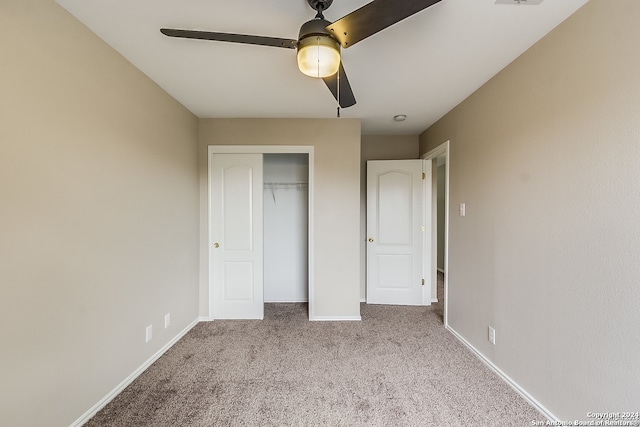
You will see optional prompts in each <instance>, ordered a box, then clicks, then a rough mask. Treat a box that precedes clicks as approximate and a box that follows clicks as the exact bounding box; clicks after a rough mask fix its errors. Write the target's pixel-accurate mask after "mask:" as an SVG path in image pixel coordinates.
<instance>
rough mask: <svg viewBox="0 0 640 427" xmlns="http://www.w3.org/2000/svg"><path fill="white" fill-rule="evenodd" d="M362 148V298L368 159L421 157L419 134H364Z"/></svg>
mask: <svg viewBox="0 0 640 427" xmlns="http://www.w3.org/2000/svg"><path fill="white" fill-rule="evenodd" d="M361 144H362V146H361V150H360V299H361V300H362V301H364V300H365V297H366V287H367V285H366V283H367V282H366V278H367V246H366V245H367V160H404V159H418V158H420V150H419V141H418V135H362V141H361Z"/></svg>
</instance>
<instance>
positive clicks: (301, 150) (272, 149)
mask: <svg viewBox="0 0 640 427" xmlns="http://www.w3.org/2000/svg"><path fill="white" fill-rule="evenodd" d="M213 154H308V155H309V185H308V188H309V190H308V195H309V200H308V204H309V205H308V242H307V245H308V248H307V263H308V269H309V271H308V275H309V277H308V282H309V298H308V299H309V318H310V319H313V318H314V313H315V310H314V307H315V304H314V298H313V297H314V292H313V290H314V282H313V277H314V265H313V259H314V257H313V248H314V237H313V236H314V233H313V229H314V227H313V212H314V211H313V201H314V147H313V146H310V145H209V146H208V150H207V263H208V266H209V267H208V269H207V275H208V277H207V282H208V289H209V304H208V305H209V320H213V280H212V279H213V272H212V269H213V263H212V262H211V256H212V253H211V252H212V247H213V237H212V236H211V179H212V176H211V158H212V155H213ZM263 256H264V254H263ZM263 286H264V283H263ZM263 304H264V302H263Z"/></svg>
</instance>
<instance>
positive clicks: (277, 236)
mask: <svg viewBox="0 0 640 427" xmlns="http://www.w3.org/2000/svg"><path fill="white" fill-rule="evenodd" d="M263 181H264V184H263V185H264V207H263V208H264V212H263V215H264V216H263V218H264V302H306V301H308V298H309V297H308V289H309V286H308V277H309V275H308V270H309V269H308V235H309V231H308V218H309V215H308V208H309V192H308V183H309V155H308V154H306V153H305V154H264V157H263Z"/></svg>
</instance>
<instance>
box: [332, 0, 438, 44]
mask: <svg viewBox="0 0 640 427" xmlns="http://www.w3.org/2000/svg"><path fill="white" fill-rule="evenodd" d="M439 1H440V0H374V1H372V2H371V3H368V4H365V5H364V6H362V7H361V8H360V9H357V10H355V11H353V12H351V13H350V14H348V15H347V16H344V17H342V18H340V19H338V20H337V21H336V22H334V23H333V24H331V25H329V26H327V30H329V31H330V32H331V34H332V35H333V36H334V37H335V38H336V39H338V41H339V42H340V44H341V45H342V47H343V48H348V47H351V46H353V45H354V44H356V43H358V42H359V41H360V40H364V39H366V38H367V37H369V36H372V35H374V34H375V33H377V32H378V31H382V30H384V29H385V28H387V27H390V26H391V25H393V24H395V23H397V22H400V21H402V20H403V19H405V18H408V17H410V16H411V15H413V14H415V13H418V12H420V11H421V10H423V9H426V8H428V7H429V6H432V5H434V4H436V3H438V2H439Z"/></svg>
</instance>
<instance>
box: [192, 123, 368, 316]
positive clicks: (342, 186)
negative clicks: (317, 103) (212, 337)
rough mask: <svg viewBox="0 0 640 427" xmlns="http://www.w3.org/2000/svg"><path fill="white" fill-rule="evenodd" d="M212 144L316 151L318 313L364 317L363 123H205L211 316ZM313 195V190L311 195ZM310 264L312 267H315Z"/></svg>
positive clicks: (203, 278)
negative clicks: (209, 148)
mask: <svg viewBox="0 0 640 427" xmlns="http://www.w3.org/2000/svg"><path fill="white" fill-rule="evenodd" d="M209 145H306V146H313V147H314V159H315V160H314V165H313V169H314V186H313V210H312V215H313V233H314V239H315V242H314V244H313V246H312V248H311V250H312V253H313V258H312V260H311V264H312V265H313V280H314V294H313V295H310V299H311V300H313V304H314V307H313V313H312V314H313V315H314V316H315V317H316V318H333V317H335V318H350V317H359V316H360V305H359V283H360V270H359V268H358V266H359V260H360V258H359V246H358V239H359V230H360V221H359V220H360V216H359V202H358V199H359V198H358V195H359V188H360V187H359V185H360V184H359V180H360V121H359V120H353V119H203V120H200V229H201V233H200V248H201V257H200V261H201V263H200V314H201V316H206V317H208V316H209V283H208V282H209V281H208V268H209V264H208V255H207V254H208V250H207V244H208V243H207V218H208V217H207V215H208V212H207V164H208V154H207V146H209ZM309 196H310V197H311V192H310V194H309ZM311 264H310V268H311Z"/></svg>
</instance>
